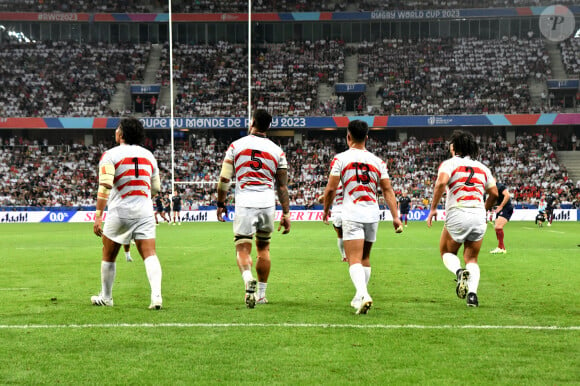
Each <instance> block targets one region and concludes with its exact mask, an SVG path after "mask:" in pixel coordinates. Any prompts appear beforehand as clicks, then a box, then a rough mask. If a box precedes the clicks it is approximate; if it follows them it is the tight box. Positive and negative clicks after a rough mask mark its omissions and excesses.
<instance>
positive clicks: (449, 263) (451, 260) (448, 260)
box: [443, 253, 461, 275]
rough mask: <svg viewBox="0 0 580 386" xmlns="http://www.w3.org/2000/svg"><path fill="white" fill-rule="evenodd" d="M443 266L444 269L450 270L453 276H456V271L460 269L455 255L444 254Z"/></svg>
mask: <svg viewBox="0 0 580 386" xmlns="http://www.w3.org/2000/svg"><path fill="white" fill-rule="evenodd" d="M443 264H445V267H446V268H447V269H448V270H450V271H451V272H452V273H453V274H454V275H456V274H457V270H458V269H461V263H460V262H459V258H458V257H457V255H454V254H453V253H444V254H443Z"/></svg>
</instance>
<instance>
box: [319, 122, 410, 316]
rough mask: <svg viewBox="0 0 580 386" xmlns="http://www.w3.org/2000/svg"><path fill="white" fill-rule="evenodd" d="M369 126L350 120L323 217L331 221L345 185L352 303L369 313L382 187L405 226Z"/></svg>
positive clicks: (398, 225) (346, 247) (344, 213)
mask: <svg viewBox="0 0 580 386" xmlns="http://www.w3.org/2000/svg"><path fill="white" fill-rule="evenodd" d="M368 130H369V128H368V125H367V124H366V123H365V122H363V121H360V120H355V121H352V122H350V123H349V124H348V130H347V136H346V141H347V143H348V146H349V149H348V150H347V151H345V152H342V153H340V154H337V155H336V156H335V157H334V159H333V160H332V163H331V165H330V176H329V178H328V183H327V185H326V189H325V190H324V215H323V221H324V223H325V224H328V220H329V218H330V214H331V212H330V207H331V205H332V203H333V201H334V198H335V196H336V192H337V189H338V186H339V185H340V184H342V186H343V203H342V236H343V240H344V251H345V254H346V258H347V259H348V264H349V273H350V277H351V280H352V282H353V284H354V287H355V289H356V293H355V296H354V298H353V299H352V301H351V306H352V307H354V308H355V309H356V313H357V314H366V313H367V312H368V310H369V309H370V308H371V306H372V304H373V300H372V298H371V296H370V295H369V293H368V289H367V285H368V282H369V279H370V276H371V264H370V254H371V248H372V246H373V243H374V242H375V241H376V236H377V229H378V224H379V214H380V213H379V204H378V197H377V194H378V189H379V188H380V189H381V190H382V192H383V197H384V199H385V202H386V203H387V205H388V206H389V210H390V211H391V215H392V216H393V226H394V227H395V230H396V231H397V232H401V231H402V229H403V228H402V226H401V220H400V219H399V216H398V212H397V200H396V198H395V192H394V191H393V188H392V186H391V180H390V178H389V173H388V172H387V166H386V164H385V162H384V161H382V160H381V159H379V158H378V157H376V156H375V155H373V154H372V153H370V152H369V151H367V150H366V148H365V145H366V140H367V134H368Z"/></svg>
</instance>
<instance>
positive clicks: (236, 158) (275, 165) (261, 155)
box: [234, 149, 278, 169]
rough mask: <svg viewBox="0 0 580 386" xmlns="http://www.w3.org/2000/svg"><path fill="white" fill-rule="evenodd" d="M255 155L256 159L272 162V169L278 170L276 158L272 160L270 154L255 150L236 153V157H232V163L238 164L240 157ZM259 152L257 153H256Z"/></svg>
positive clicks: (272, 157)
mask: <svg viewBox="0 0 580 386" xmlns="http://www.w3.org/2000/svg"><path fill="white" fill-rule="evenodd" d="M253 152H256V153H255V157H256V158H263V159H267V160H270V161H272V162H274V169H277V168H278V161H277V160H276V158H274V156H273V155H272V154H270V153H268V152H267V151H265V150H257V149H244V150H242V151H241V152H239V153H238V155H236V156H235V157H234V162H236V163H237V162H238V158H240V157H241V156H246V157H250V158H251V157H252V153H253ZM258 152H259V153H258Z"/></svg>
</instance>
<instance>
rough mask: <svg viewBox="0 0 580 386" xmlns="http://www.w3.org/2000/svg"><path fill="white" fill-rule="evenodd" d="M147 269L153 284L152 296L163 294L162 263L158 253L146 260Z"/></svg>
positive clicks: (150, 282)
mask: <svg viewBox="0 0 580 386" xmlns="http://www.w3.org/2000/svg"><path fill="white" fill-rule="evenodd" d="M143 262H144V263H145V271H146V272H147V278H148V279H149V285H150V286H151V297H157V296H161V276H162V273H161V264H160V263H159V258H158V257H157V255H151V256H149V257H147V258H146V259H145V260H144V261H143Z"/></svg>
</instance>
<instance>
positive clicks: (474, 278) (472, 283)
mask: <svg viewBox="0 0 580 386" xmlns="http://www.w3.org/2000/svg"><path fill="white" fill-rule="evenodd" d="M465 269H467V270H468V271H469V279H467V288H469V292H473V293H474V294H476V293H477V287H479V277H480V276H481V273H480V271H479V265H478V264H477V263H467V264H465Z"/></svg>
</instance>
